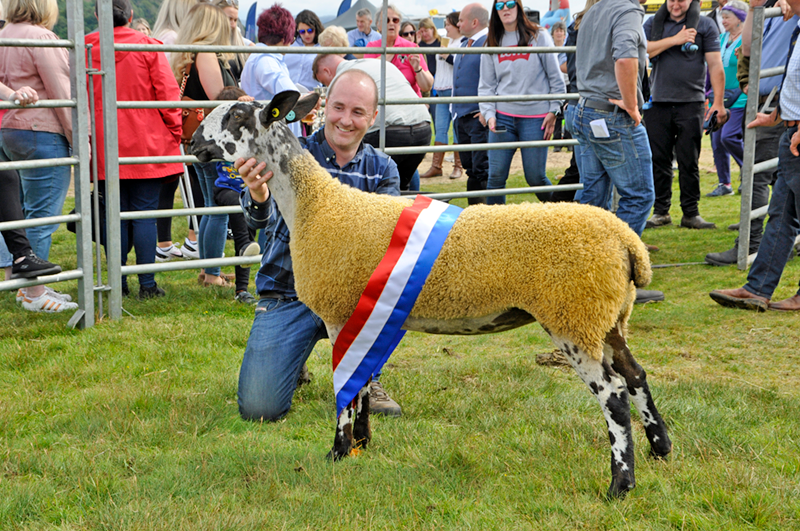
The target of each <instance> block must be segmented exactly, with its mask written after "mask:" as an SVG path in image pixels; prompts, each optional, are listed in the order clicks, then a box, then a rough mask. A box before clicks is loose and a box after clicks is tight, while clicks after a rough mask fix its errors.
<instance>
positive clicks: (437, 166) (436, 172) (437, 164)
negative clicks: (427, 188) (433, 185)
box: [419, 142, 445, 179]
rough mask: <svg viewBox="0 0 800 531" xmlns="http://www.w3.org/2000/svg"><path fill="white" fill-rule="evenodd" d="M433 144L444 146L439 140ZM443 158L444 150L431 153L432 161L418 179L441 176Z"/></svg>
mask: <svg viewBox="0 0 800 531" xmlns="http://www.w3.org/2000/svg"><path fill="white" fill-rule="evenodd" d="M433 145H434V146H444V145H445V144H442V143H441V142H435V143H434V144H433ZM443 160H444V152H441V153H434V154H433V163H432V164H431V167H430V169H429V170H428V171H426V172H425V173H423V174H422V175H420V176H419V178H420V179H429V178H431V177H441V176H442V161H443Z"/></svg>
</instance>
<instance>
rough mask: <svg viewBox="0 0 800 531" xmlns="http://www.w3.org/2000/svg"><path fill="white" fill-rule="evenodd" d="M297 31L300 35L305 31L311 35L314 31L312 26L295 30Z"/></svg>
mask: <svg viewBox="0 0 800 531" xmlns="http://www.w3.org/2000/svg"><path fill="white" fill-rule="evenodd" d="M297 33H299V34H300V35H305V34H306V33H308V34H309V35H312V34H313V33H314V28H308V29H304V30H297Z"/></svg>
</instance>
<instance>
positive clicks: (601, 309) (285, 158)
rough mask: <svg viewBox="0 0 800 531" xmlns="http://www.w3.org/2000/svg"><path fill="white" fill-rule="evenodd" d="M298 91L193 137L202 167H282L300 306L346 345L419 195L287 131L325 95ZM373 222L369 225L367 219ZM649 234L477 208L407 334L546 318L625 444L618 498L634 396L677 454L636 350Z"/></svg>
mask: <svg viewBox="0 0 800 531" xmlns="http://www.w3.org/2000/svg"><path fill="white" fill-rule="evenodd" d="M298 97H299V95H298V94H297V93H296V92H282V93H280V94H277V95H276V96H275V97H274V98H273V100H272V101H271V102H269V104H268V105H264V104H262V103H259V102H252V103H241V102H232V103H227V104H223V105H221V106H220V107H218V108H217V109H216V110H214V111H213V112H212V113H211V114H209V115H208V116H207V117H206V119H205V120H204V121H203V123H202V125H201V126H200V127H199V128H198V129H197V131H196V132H195V134H194V137H193V139H192V144H191V152H192V153H193V154H194V155H196V156H197V158H198V159H199V160H200V161H202V162H207V161H210V160H215V159H222V160H227V161H235V160H236V159H237V158H240V157H241V158H245V159H246V158H249V157H254V158H255V159H257V160H261V161H265V162H266V163H267V167H268V168H270V169H272V170H273V171H274V174H275V175H274V177H273V178H272V179H271V180H270V181H269V188H270V193H271V195H272V197H273V198H274V200H275V202H276V204H277V205H278V208H279V209H280V212H281V214H282V215H283V217H284V218H285V220H286V223H287V225H288V227H289V230H290V233H291V235H292V237H291V244H290V248H291V253H292V262H293V264H294V273H295V287H296V290H297V294H298V297H299V298H300V300H301V301H303V302H304V303H305V304H306V305H308V307H309V308H311V310H313V311H314V312H315V313H316V314H317V315H318V316H319V317H320V318H321V319H322V320H323V321H324V322H325V325H326V327H327V329H328V334H329V337H330V340H331V343H332V344H335V342H336V338H337V335H338V334H339V332H340V331H341V330H342V328H343V326H344V324H345V323H346V322H347V320H348V318H349V317H350V315H351V314H352V313H353V311H354V309H355V307H356V304H357V303H358V300H359V297H360V295H361V293H362V291H363V290H364V288H365V286H366V285H367V282H368V280H369V277H370V275H371V274H372V272H373V271H374V270H375V268H376V266H377V265H378V263H379V262H380V261H381V259H382V258H383V255H384V253H385V252H386V249H387V248H388V246H389V241H390V238H391V236H392V232H393V230H394V227H395V224H396V222H397V220H398V218H399V217H400V213H401V211H402V210H403V209H404V208H406V207H407V206H409V205H410V204H411V200H409V199H405V198H396V197H389V196H384V195H375V194H366V193H363V192H361V191H359V190H355V189H353V188H350V187H348V186H346V185H343V184H341V183H340V182H339V181H338V180H335V179H332V178H331V177H330V175H329V174H328V173H327V172H326V171H325V170H324V169H323V168H322V167H321V166H320V165H319V164H318V163H317V162H316V161H315V160H314V158H313V157H312V156H311V155H310V154H308V153H307V152H306V151H305V150H303V149H302V147H301V146H300V144H299V142H298V141H297V139H296V138H295V137H294V136H293V135H292V134H291V132H290V131H289V129H288V128H287V127H286V126H285V124H284V120H283V117H285V116H287V114H288V115H289V116H290V117H291V112H294V113H295V114H296V115H297V116H302V115H303V114H304V113H305V112H306V111H307V110H308V109H309V108H310V107H311V106H313V104H314V103H316V96H311V97H304V98H303V99H300V100H298ZM354 219H356V220H357V219H363V222H361V223H359V222H357V221H356V222H354ZM651 275H652V273H651V269H650V259H649V255H648V253H647V250H646V248H645V246H644V244H643V243H642V241H641V240H640V239H639V237H638V236H637V235H636V234H635V233H634V232H633V231H632V230H631V229H630V228H629V227H628V226H627V225H626V224H625V223H624V222H622V221H621V220H619V219H618V218H617V217H616V216H614V215H613V214H611V213H609V212H607V211H605V210H602V209H599V208H595V207H591V206H586V205H576V204H565V203H557V204H543V205H542V204H518V205H505V206H486V205H476V206H471V207H469V208H467V209H465V210H464V211H463V213H461V215H460V216H459V218H458V219H457V221H456V223H455V225H454V226H453V227H452V229H451V232H450V234H449V235H448V237H447V239H446V241H445V243H444V246H443V248H442V250H441V252H440V254H439V257H438V259H437V260H436V262H435V263H434V265H433V269H432V271H431V273H430V275H429V277H428V280H427V282H426V284H425V285H424V287H423V289H422V292H421V293H420V295H419V298H418V299H417V301H416V304H415V305H414V307H413V309H412V311H411V314H410V315H409V317H408V319H407V320H406V322H405V324H404V326H403V328H404V329H405V330H416V331H420V332H427V333H431V334H485V333H494V332H501V331H504V330H510V329H512V328H516V327H519V326H522V325H525V324H528V323H532V322H534V321H538V322H539V323H540V324H541V325H542V327H543V328H544V330H545V331H546V332H547V333H548V334H549V335H550V337H551V339H552V340H553V342H554V343H555V344H556V346H557V347H558V348H559V349H561V351H562V352H563V353H564V355H565V356H566V357H567V359H568V360H569V361H570V363H571V365H572V366H573V368H574V369H575V371H576V372H577V373H578V375H579V376H580V377H581V379H582V380H583V381H584V382H585V383H586V385H587V386H588V387H589V388H590V390H591V392H592V393H593V394H594V396H595V397H596V399H597V400H598V402H599V403H600V406H601V409H602V411H603V414H604V416H605V419H606V422H607V425H608V433H609V439H610V443H611V474H612V479H611V484H610V486H609V489H608V496H609V497H623V496H625V494H626V493H627V491H629V490H630V489H632V488H633V487H634V485H635V475H634V457H633V438H632V432H631V414H630V406H629V397H630V400H632V401H633V403H634V406H635V407H636V409H637V410H638V412H639V414H640V417H641V420H642V423H643V425H644V429H645V433H646V435H647V438H648V441H649V442H650V448H651V450H650V454H651V456H653V457H655V458H663V457H665V456H666V455H668V454H669V453H670V452H671V450H672V443H671V441H670V439H669V436H668V435H667V428H666V425H665V423H664V420H663V419H662V417H661V415H660V414H659V412H658V410H657V409H656V407H655V404H654V402H653V398H652V395H651V393H650V390H649V386H648V384H647V381H646V374H645V371H644V369H642V367H641V366H640V365H639V364H638V363H637V362H636V360H635V359H634V358H633V355H632V354H631V352H630V350H629V348H628V345H627V342H626V339H625V338H626V336H627V322H628V319H629V317H630V315H631V311H632V308H633V304H634V300H635V296H636V289H635V288H636V287H637V286H638V287H643V286H646V285H647V284H648V283H649V282H650V279H651ZM368 393H369V391H368V386H365V387H364V388H363V389H362V390H361V391H360V392H359V393H358V396H357V397H356V398H355V399H354V401H353V402H352V403H351V405H350V406H348V407H347V408H346V409H345V410H344V411H343V412H342V413H341V414H340V416H339V418H338V419H337V427H336V435H335V438H334V445H333V448H332V450H331V452H330V454H329V456H330V457H332V458H333V459H340V458H343V457H345V456H346V455H348V454H349V453H350V451H351V449H353V448H354V445H360V446H362V447H363V446H366V445H367V444H368V443H369V442H370V439H371V429H370V424H369V400H368V398H369V395H368Z"/></svg>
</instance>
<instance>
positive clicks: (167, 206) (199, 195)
mask: <svg viewBox="0 0 800 531" xmlns="http://www.w3.org/2000/svg"><path fill="white" fill-rule="evenodd" d="M188 168H189V180H190V182H191V184H192V198H193V199H194V206H195V208H202V207H203V206H205V202H204V201H203V191H202V190H201V189H200V182H199V181H198V180H197V172H195V171H194V167H193V166H188ZM179 184H180V176H179V177H178V178H177V179H174V180H172V181H169V182H167V181H164V182H163V184H162V185H161V191H160V192H159V194H158V210H171V209H172V208H173V206H174V204H175V190H177V189H178V185H179ZM184 206H185V207H186V208H189V205H184ZM200 219H201V216H197V223H198V226H199V224H200ZM156 227H157V228H158V241H160V242H171V241H172V218H158V219H157V220H156ZM189 228H191V225H190V226H189Z"/></svg>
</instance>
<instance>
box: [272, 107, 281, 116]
mask: <svg viewBox="0 0 800 531" xmlns="http://www.w3.org/2000/svg"><path fill="white" fill-rule="evenodd" d="M280 115H281V111H280V110H278V109H272V117H273V118H277V117H278V116H280Z"/></svg>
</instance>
